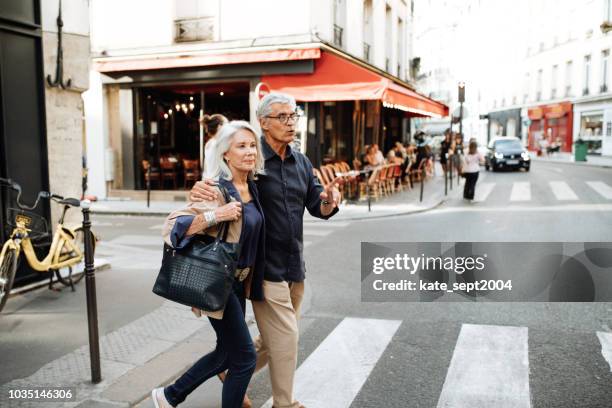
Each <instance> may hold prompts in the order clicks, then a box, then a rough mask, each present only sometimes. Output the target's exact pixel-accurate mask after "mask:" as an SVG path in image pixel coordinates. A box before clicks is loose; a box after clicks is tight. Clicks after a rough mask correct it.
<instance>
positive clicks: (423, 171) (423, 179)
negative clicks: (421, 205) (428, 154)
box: [419, 167, 425, 202]
mask: <svg viewBox="0 0 612 408" xmlns="http://www.w3.org/2000/svg"><path fill="white" fill-rule="evenodd" d="M424 184H425V167H423V170H421V199H420V200H419V201H420V202H423V185H424Z"/></svg>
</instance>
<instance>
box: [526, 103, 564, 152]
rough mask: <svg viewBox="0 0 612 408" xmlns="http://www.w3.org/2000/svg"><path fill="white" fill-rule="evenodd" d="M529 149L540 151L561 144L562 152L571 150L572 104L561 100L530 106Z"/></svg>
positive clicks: (528, 112)
mask: <svg viewBox="0 0 612 408" xmlns="http://www.w3.org/2000/svg"><path fill="white" fill-rule="evenodd" d="M527 116H528V117H529V119H530V120H531V124H530V126H529V135H528V136H529V137H528V147H529V150H533V151H539V150H542V149H543V148H545V147H547V146H554V145H556V144H559V145H560V147H561V148H560V150H561V151H562V152H571V151H572V143H573V134H572V130H573V115H572V104H571V103H570V102H561V103H556V104H552V105H542V106H536V107H533V108H529V110H528V111H527Z"/></svg>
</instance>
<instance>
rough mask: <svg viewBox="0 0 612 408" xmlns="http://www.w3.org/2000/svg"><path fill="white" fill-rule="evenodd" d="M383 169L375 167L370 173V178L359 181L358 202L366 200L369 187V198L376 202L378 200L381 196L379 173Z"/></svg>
mask: <svg viewBox="0 0 612 408" xmlns="http://www.w3.org/2000/svg"><path fill="white" fill-rule="evenodd" d="M382 169H383V168H382V167H377V168H376V169H374V171H372V173H371V174H370V177H368V178H367V180H366V181H361V182H360V183H359V201H363V200H367V198H368V196H367V191H368V190H367V187H368V186H369V187H370V197H372V198H374V199H375V200H378V198H379V197H380V196H381V195H382V190H381V183H380V172H381V170H382Z"/></svg>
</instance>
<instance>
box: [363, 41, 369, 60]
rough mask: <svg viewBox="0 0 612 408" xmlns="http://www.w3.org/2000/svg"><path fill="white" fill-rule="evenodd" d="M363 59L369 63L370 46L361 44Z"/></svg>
mask: <svg viewBox="0 0 612 408" xmlns="http://www.w3.org/2000/svg"><path fill="white" fill-rule="evenodd" d="M363 59H364V60H366V61H368V62H370V44H368V43H367V42H364V43H363Z"/></svg>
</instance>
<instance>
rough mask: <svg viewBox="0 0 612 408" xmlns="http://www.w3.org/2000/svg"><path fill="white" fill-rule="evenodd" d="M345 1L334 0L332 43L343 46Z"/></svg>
mask: <svg viewBox="0 0 612 408" xmlns="http://www.w3.org/2000/svg"><path fill="white" fill-rule="evenodd" d="M345 20H346V2H345V1H344V0H334V45H337V46H338V47H343V46H344V27H345V23H346V21H345Z"/></svg>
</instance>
